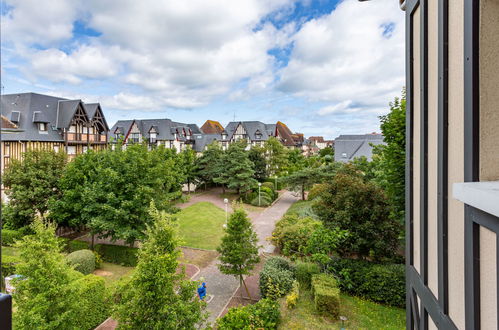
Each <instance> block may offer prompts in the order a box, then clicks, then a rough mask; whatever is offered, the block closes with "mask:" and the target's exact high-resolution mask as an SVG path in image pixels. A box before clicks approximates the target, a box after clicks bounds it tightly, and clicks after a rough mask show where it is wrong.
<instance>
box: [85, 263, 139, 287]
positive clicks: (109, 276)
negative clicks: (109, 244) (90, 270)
mask: <svg viewBox="0 0 499 330" xmlns="http://www.w3.org/2000/svg"><path fill="white" fill-rule="evenodd" d="M133 269H134V267H125V266H120V265H116V264H112V263H109V262H103V263H102V264H101V268H99V269H96V270H95V271H94V274H95V275H98V276H100V277H102V278H104V280H105V281H106V286H107V287H109V286H111V285H112V284H113V283H114V282H116V281H118V280H119V279H120V278H122V277H125V276H128V275H130V274H131V272H132V270H133Z"/></svg>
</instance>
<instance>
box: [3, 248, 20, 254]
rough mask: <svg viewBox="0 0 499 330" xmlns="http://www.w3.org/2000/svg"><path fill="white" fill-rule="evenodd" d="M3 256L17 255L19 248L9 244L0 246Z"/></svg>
mask: <svg viewBox="0 0 499 330" xmlns="http://www.w3.org/2000/svg"><path fill="white" fill-rule="evenodd" d="M2 255H3V256H18V255H19V250H18V249H16V248H14V247H11V246H2Z"/></svg>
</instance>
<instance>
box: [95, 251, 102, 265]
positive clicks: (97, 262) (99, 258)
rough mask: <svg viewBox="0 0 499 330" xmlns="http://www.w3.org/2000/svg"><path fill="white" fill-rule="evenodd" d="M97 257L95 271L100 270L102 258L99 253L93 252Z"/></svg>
mask: <svg viewBox="0 0 499 330" xmlns="http://www.w3.org/2000/svg"><path fill="white" fill-rule="evenodd" d="M93 252H94V256H95V269H99V268H100V267H101V266H102V257H101V256H100V254H99V253H97V251H93Z"/></svg>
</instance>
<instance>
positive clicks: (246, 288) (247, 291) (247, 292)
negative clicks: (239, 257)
mask: <svg viewBox="0 0 499 330" xmlns="http://www.w3.org/2000/svg"><path fill="white" fill-rule="evenodd" d="M241 281H242V282H243V284H244V289H245V290H246V294H247V295H248V297H249V298H250V299H252V298H251V295H250V293H249V290H248V287H247V286H246V282H245V281H244V279H243V276H242V275H241ZM241 297H242V293H241Z"/></svg>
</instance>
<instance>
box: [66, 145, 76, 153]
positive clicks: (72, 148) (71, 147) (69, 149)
mask: <svg viewBox="0 0 499 330" xmlns="http://www.w3.org/2000/svg"><path fill="white" fill-rule="evenodd" d="M67 150H68V155H76V146H68V149H67Z"/></svg>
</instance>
